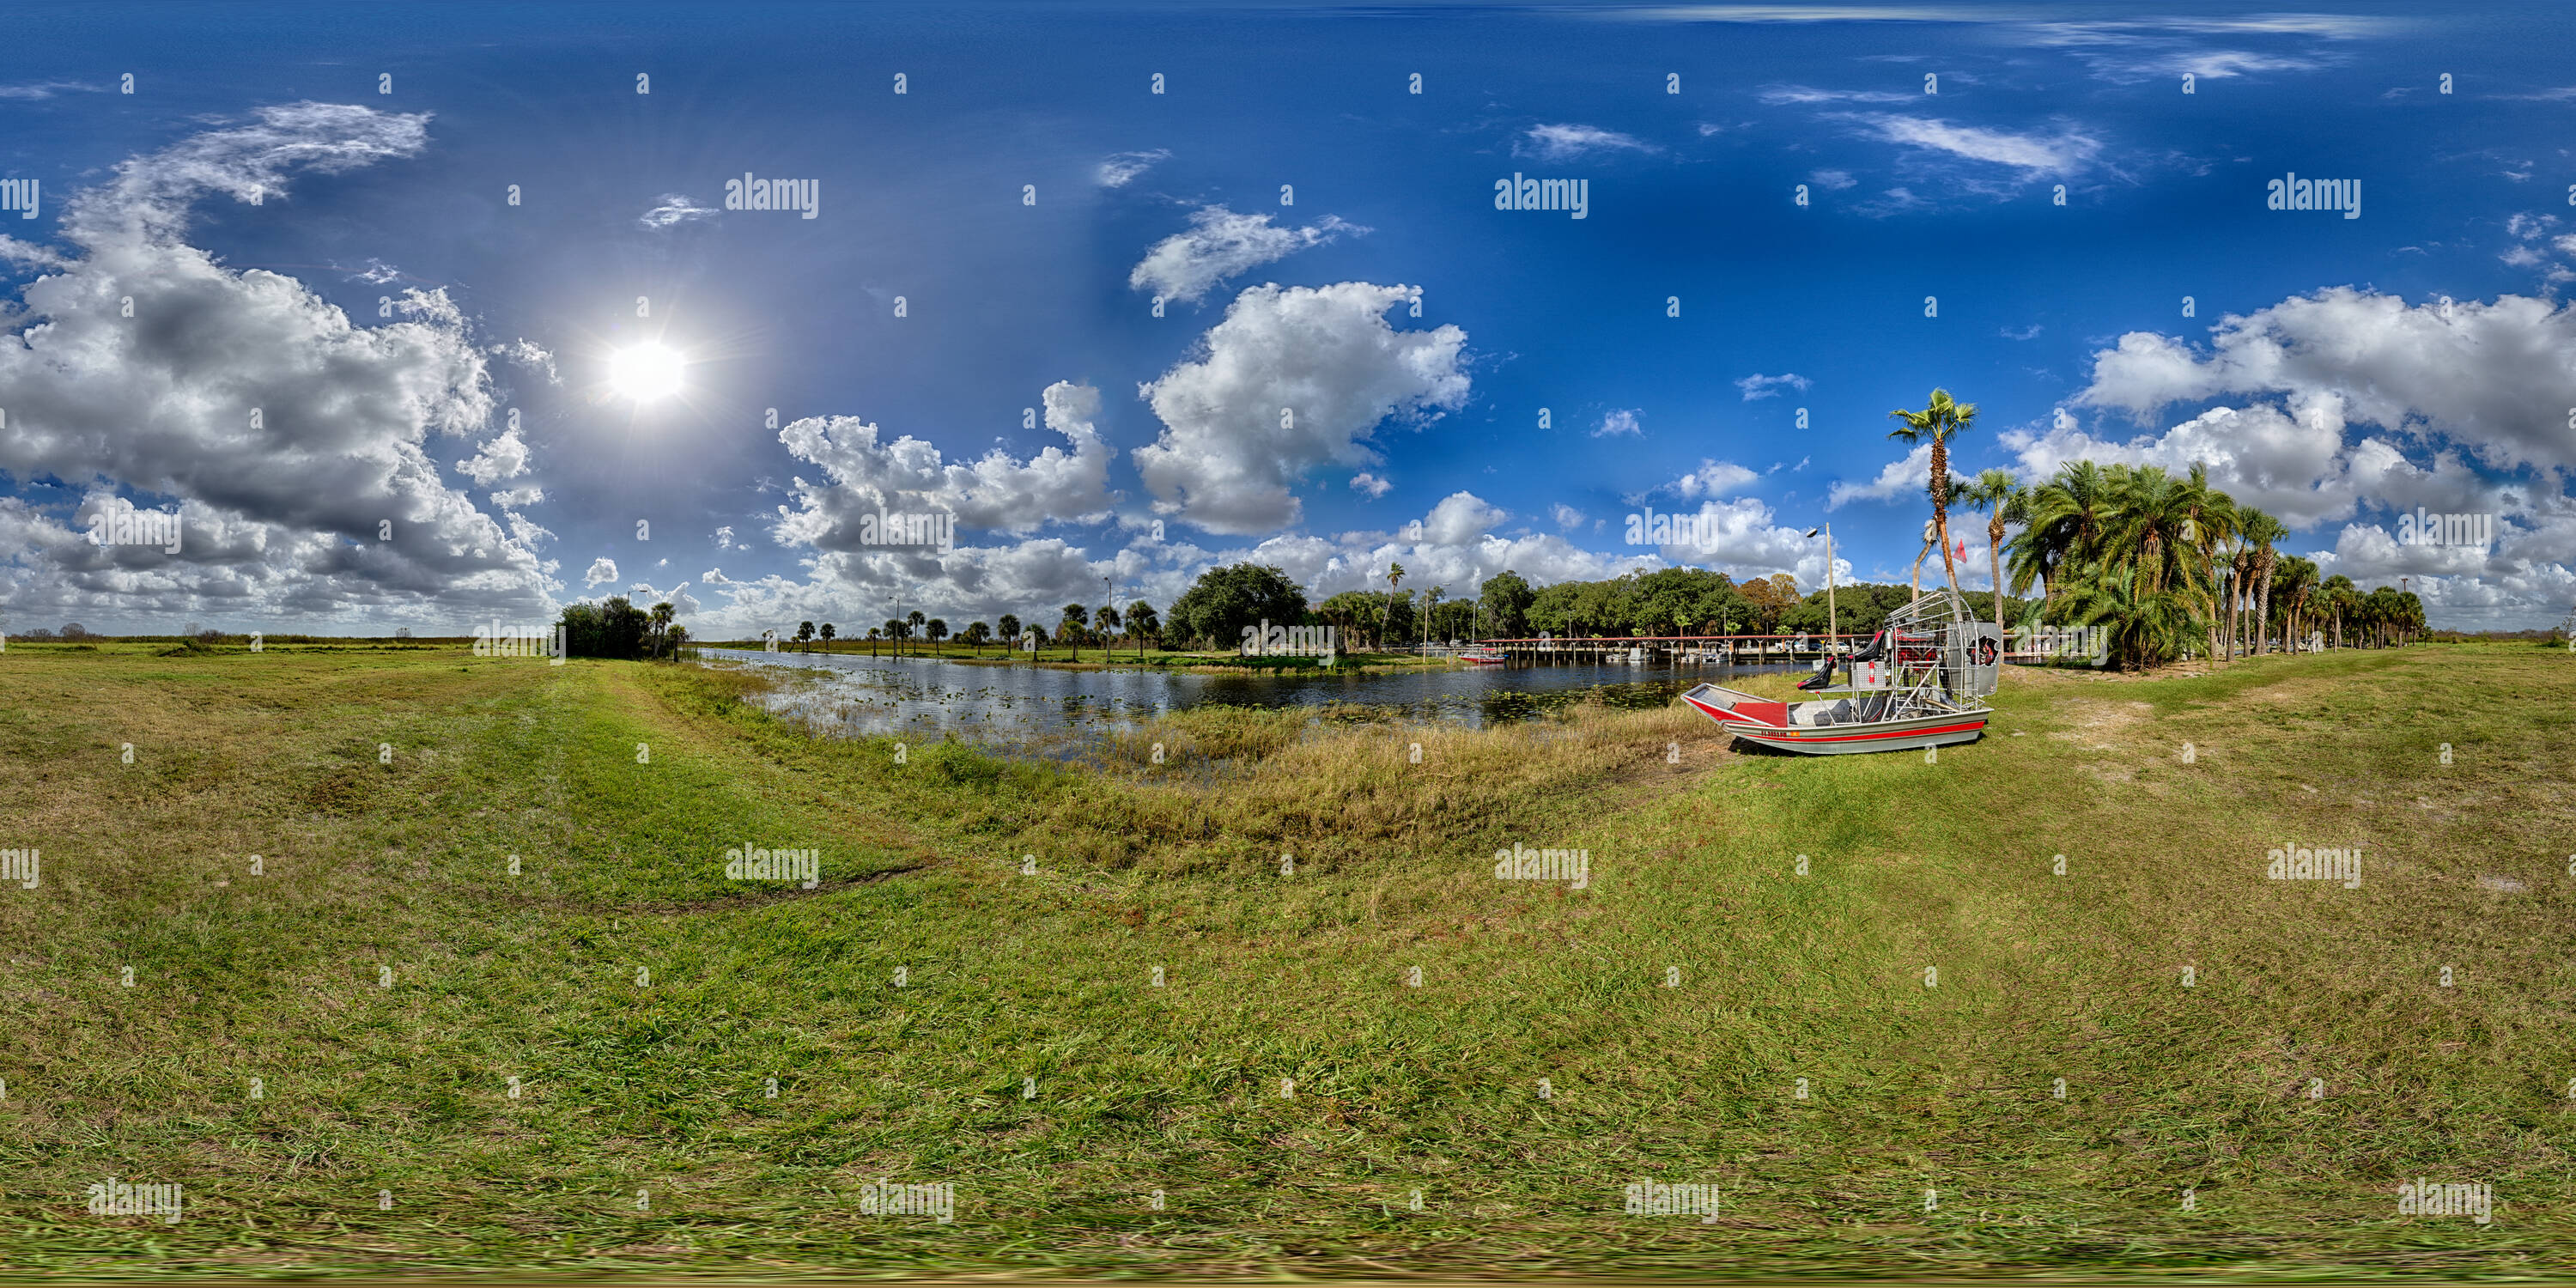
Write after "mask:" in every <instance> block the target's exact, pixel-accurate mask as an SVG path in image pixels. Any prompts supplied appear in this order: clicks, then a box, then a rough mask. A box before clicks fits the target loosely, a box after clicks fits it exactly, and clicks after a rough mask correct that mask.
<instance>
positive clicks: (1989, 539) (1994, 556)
mask: <svg viewBox="0 0 2576 1288" xmlns="http://www.w3.org/2000/svg"><path fill="white" fill-rule="evenodd" d="M1995 505H1996V507H1997V510H1996V513H1997V515H1998V518H1997V519H1996V520H1995V521H1994V522H1990V523H1988V524H1987V525H1986V572H1987V574H1988V575H1989V576H1992V577H1993V578H1994V579H1995V647H1997V648H2002V647H2003V640H2004V550H2003V544H2004V525H2003V522H2002V520H2001V518H2000V515H2001V514H2002V510H2001V507H2002V505H2003V502H2001V501H1997V502H1996V503H1995Z"/></svg>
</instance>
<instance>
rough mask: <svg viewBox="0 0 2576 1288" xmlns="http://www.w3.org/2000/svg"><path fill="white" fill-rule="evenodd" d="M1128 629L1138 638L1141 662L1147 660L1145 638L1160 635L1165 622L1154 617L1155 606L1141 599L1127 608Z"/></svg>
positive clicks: (1137, 653)
mask: <svg viewBox="0 0 2576 1288" xmlns="http://www.w3.org/2000/svg"><path fill="white" fill-rule="evenodd" d="M1127 629H1128V630H1129V631H1130V632H1132V633H1134V635H1135V636H1136V659H1137V660H1138V661H1140V662H1141V661H1143V660H1144V658H1145V637H1146V636H1148V635H1154V634H1158V633H1160V632H1161V631H1162V629H1163V622H1162V619H1161V618H1158V617H1156V616H1155V615H1154V606H1153V605H1152V604H1149V603H1146V602H1145V601H1144V600H1141V599H1140V600H1137V601H1136V602H1135V603H1132V604H1129V605H1128V606H1127Z"/></svg>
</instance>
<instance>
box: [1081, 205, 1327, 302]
mask: <svg viewBox="0 0 2576 1288" xmlns="http://www.w3.org/2000/svg"><path fill="white" fill-rule="evenodd" d="M1368 231H1369V230H1368V229H1366V228H1363V227H1361V226H1359V225H1357V224H1353V223H1349V222H1347V221H1345V220H1343V219H1341V218H1340V217H1339V216H1335V215H1326V216H1324V217H1323V219H1321V220H1319V221H1317V222H1316V223H1314V224H1311V225H1308V226H1307V227H1304V228H1279V227H1274V226H1273V225H1272V224H1271V222H1270V216H1268V215H1266V214H1262V215H1238V214H1236V213H1234V212H1233V211H1231V210H1228V209H1226V208H1225V207H1223V206H1202V207H1200V208H1199V210H1198V211H1197V212H1196V213H1195V214H1192V215H1191V216H1190V227H1189V230H1188V231H1187V232H1179V233H1174V234H1172V235H1171V236H1169V237H1166V238H1164V239H1163V240H1161V241H1158V242H1156V243H1154V245H1153V247H1152V248H1151V249H1149V250H1147V251H1146V252H1145V258H1144V259H1142V260H1139V261H1138V262H1137V264H1136V267H1135V268H1134V269H1133V270H1132V271H1130V272H1129V273H1128V274H1127V285H1128V286H1130V287H1132V288H1134V289H1136V290H1140V291H1142V290H1151V291H1153V292H1154V293H1155V294H1157V295H1160V296H1162V297H1163V298H1165V299H1169V300H1179V301H1181V302H1183V303H1188V302H1191V301H1194V300H1196V299H1198V298H1199V297H1200V296H1202V295H1205V294H1207V292H1208V291H1209V289H1210V288H1212V287H1214V286H1216V285H1217V284H1218V283H1219V282H1222V281H1224V280H1225V279H1227V278H1229V277H1233V276H1235V275H1236V274H1238V273H1244V272H1249V271H1250V270H1252V269H1255V268H1259V267H1260V266H1262V265H1263V264H1267V263H1269V262H1271V261H1272V260H1276V259H1283V258H1285V257H1287V256H1289V255H1292V254H1294V253H1296V252H1298V251H1301V250H1304V249H1306V248H1307V247H1309V246H1321V245H1323V244H1324V243H1326V242H1329V241H1331V240H1333V238H1334V237H1336V236H1338V235H1340V234H1342V233H1351V234H1353V235H1358V234H1363V233H1366V232H1368Z"/></svg>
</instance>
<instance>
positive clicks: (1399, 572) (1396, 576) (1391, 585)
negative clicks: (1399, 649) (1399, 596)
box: [1378, 563, 1404, 635]
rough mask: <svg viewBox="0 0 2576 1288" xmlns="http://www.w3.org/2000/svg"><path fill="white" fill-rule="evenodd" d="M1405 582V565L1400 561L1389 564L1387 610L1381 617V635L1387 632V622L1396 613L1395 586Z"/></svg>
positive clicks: (1379, 632) (1387, 567) (1387, 573)
mask: <svg viewBox="0 0 2576 1288" xmlns="http://www.w3.org/2000/svg"><path fill="white" fill-rule="evenodd" d="M1403 584H1404V565H1403V564H1400V563H1390V564H1388V565H1387V566H1386V612H1385V613H1384V614H1381V615H1380V617H1379V623H1378V634H1380V635H1384V634H1385V633H1386V631H1387V623H1388V622H1390V621H1392V620H1393V617H1394V613H1395V588H1396V587H1398V586H1401V585H1403Z"/></svg>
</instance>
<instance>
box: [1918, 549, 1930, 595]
mask: <svg viewBox="0 0 2576 1288" xmlns="http://www.w3.org/2000/svg"><path fill="white" fill-rule="evenodd" d="M1931 553H1932V547H1931V545H1930V544H1928V543H1927V544H1925V545H1924V547H1923V548H1922V549H1921V550H1918V551H1915V552H1914V597H1915V598H1916V599H1921V598H1923V558H1924V556H1926V555H1929V554H1931Z"/></svg>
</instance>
